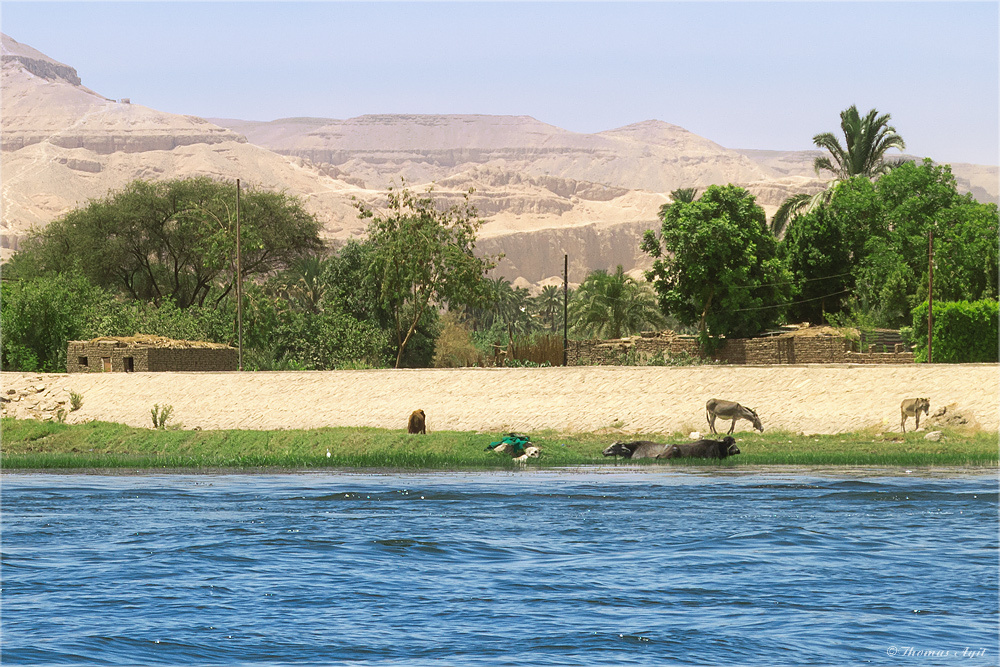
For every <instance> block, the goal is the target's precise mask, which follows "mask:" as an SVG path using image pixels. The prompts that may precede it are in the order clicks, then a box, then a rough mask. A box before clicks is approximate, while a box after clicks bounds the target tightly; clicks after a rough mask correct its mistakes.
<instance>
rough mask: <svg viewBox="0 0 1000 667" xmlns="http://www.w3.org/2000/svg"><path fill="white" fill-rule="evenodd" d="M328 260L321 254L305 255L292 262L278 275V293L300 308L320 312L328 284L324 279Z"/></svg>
mask: <svg viewBox="0 0 1000 667" xmlns="http://www.w3.org/2000/svg"><path fill="white" fill-rule="evenodd" d="M325 266H326V260H325V259H324V258H323V257H320V256H319V255H305V256H303V257H300V258H298V259H297V260H295V261H294V262H292V263H291V264H290V265H289V267H288V269H287V270H286V271H285V272H283V273H281V274H279V275H278V277H277V280H278V284H277V287H276V291H277V294H278V295H280V296H282V297H284V298H285V299H286V300H287V301H288V302H289V303H291V304H293V305H294V306H296V307H297V308H298V309H300V310H303V311H306V312H310V313H318V312H320V308H321V303H322V301H323V294H324V293H325V292H326V284H325V283H324V282H323V280H322V275H323V270H324V268H325Z"/></svg>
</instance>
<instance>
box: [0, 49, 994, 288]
mask: <svg viewBox="0 0 1000 667" xmlns="http://www.w3.org/2000/svg"><path fill="white" fill-rule="evenodd" d="M0 37H2V61H3V62H2V81H0V86H2V95H3V109H2V113H3V117H2V121H3V135H2V153H0V158H2V165H0V166H2V181H3V182H2V199H3V202H2V203H3V212H2V219H0V227H2V230H0V231H2V246H3V250H2V252H3V256H4V257H7V256H9V254H10V253H11V252H13V251H14V250H15V249H16V248H17V243H18V240H19V238H21V237H22V236H23V235H24V234H25V233H26V232H27V230H28V229H29V228H30V227H32V226H43V225H45V224H47V223H48V222H49V221H51V220H53V219H55V218H56V217H58V216H59V215H62V214H63V213H65V212H67V211H69V210H71V209H72V208H74V207H77V206H80V205H83V204H85V203H86V202H87V200H88V199H91V198H95V197H100V196H104V195H105V194H107V193H108V192H109V191H111V190H116V189H119V188H121V187H123V186H124V185H125V184H127V183H128V182H129V181H131V180H133V179H136V178H142V179H166V178H182V177H188V176H198V175H207V176H211V177H213V178H219V179H228V180H235V179H237V178H239V179H241V181H242V183H243V184H245V185H246V186H248V187H262V188H267V189H273V190H284V191H287V192H289V193H291V194H295V195H298V196H299V197H301V198H302V199H303V201H304V204H305V206H306V208H307V209H308V210H310V212H312V213H313V214H314V215H316V217H317V218H318V219H319V220H320V221H321V222H322V223H323V225H324V236H325V237H326V238H327V239H328V240H331V241H342V240H345V239H348V238H351V237H356V236H360V235H362V234H363V233H364V228H365V224H364V222H363V221H360V220H359V219H358V217H357V212H356V210H355V208H354V206H353V204H352V197H357V198H360V199H362V200H365V201H368V202H371V203H375V204H377V203H378V202H379V201H382V200H383V193H384V189H385V187H386V186H387V185H389V184H390V183H397V184H398V183H399V182H400V179H405V180H406V182H407V184H408V185H410V186H411V187H413V188H414V189H416V190H423V189H424V188H426V187H431V186H433V188H434V190H435V192H436V193H437V195H438V196H440V197H442V198H443V199H445V200H453V201H457V199H458V198H459V197H460V196H461V195H462V193H464V192H466V191H468V190H469V189H470V188H473V189H474V190H475V194H474V195H473V203H474V204H475V205H476V206H477V208H478V209H479V210H480V212H481V214H482V217H483V219H484V220H485V225H484V227H483V229H482V232H481V234H480V238H481V240H480V243H479V245H478V247H479V248H480V249H481V250H483V251H484V252H487V253H490V254H497V253H504V254H505V255H506V257H505V259H504V260H503V261H502V262H501V264H500V266H499V267H498V273H500V274H501V275H504V276H505V277H507V278H509V279H511V280H512V281H516V282H517V283H518V284H522V285H525V284H529V285H537V284H540V283H543V282H547V281H550V280H553V279H555V277H556V276H558V275H560V274H561V271H562V257H563V254H569V256H570V280H571V281H572V282H579V281H580V280H582V279H583V278H584V277H585V275H586V273H587V272H588V271H590V270H593V269H598V268H604V269H614V267H615V266H616V265H617V264H622V265H623V266H624V268H625V269H626V270H628V271H632V272H637V271H639V270H641V269H643V268H646V267H647V266H648V265H649V258H648V257H646V256H644V255H643V254H642V253H641V252H640V251H639V250H638V244H639V240H640V238H641V235H642V232H643V231H644V230H645V229H651V228H655V227H656V225H657V223H656V219H657V212H658V210H659V207H660V206H661V205H662V204H664V203H666V202H668V201H669V194H668V193H669V192H670V191H671V190H673V189H676V188H678V187H698V188H702V189H703V188H705V187H707V186H708V185H711V184H713V183H735V184H738V185H742V186H744V187H746V188H748V189H749V190H750V191H751V192H752V193H754V194H755V195H756V197H757V201H758V203H760V204H761V205H763V206H764V208H765V210H766V211H767V212H768V213H769V214H771V213H773V211H774V210H775V209H776V208H777V206H778V205H779V204H780V202H781V201H782V200H783V199H784V198H785V197H787V196H788V195H790V194H793V193H795V192H816V191H818V190H819V189H820V188H822V187H823V183H824V182H823V181H822V180H819V179H817V178H816V175H815V174H814V173H813V172H812V159H813V157H814V153H811V152H809V151H802V152H793V153H779V152H773V151H738V150H732V149H727V148H724V147H722V146H719V145H718V144H716V143H714V142H712V141H709V140H707V139H705V138H702V137H699V136H697V135H694V134H692V133H690V132H688V131H687V130H685V129H683V128H680V127H677V126H676V125H671V124H669V123H664V122H661V121H655V120H650V121H644V122H641V123H636V124H633V125H628V126H626V127H622V128H617V129H613V130H608V131H605V132H600V133H596V134H581V133H575V132H570V131H567V130H563V129H561V128H558V127H555V126H552V125H548V124H546V123H543V122H541V121H538V120H536V119H534V118H531V117H528V116H487V115H368V116H360V117H358V118H350V119H347V120H336V119H327V118H288V119H282V120H276V121H271V122H256V121H245V120H233V119H207V120H206V119H202V118H197V117H194V116H184V115H176V114H168V113H163V112H159V111H156V110H154V109H150V108H148V107H145V106H142V105H140V104H132V103H131V102H130V100H128V99H120V100H111V99H107V98H105V97H104V96H102V95H100V94H99V93H97V92H94V91H93V90H90V89H88V88H86V87H84V86H83V82H82V80H81V78H80V76H79V75H78V74H77V72H76V70H75V69H73V68H72V67H70V66H68V65H65V64H63V63H59V62H57V61H55V60H53V59H51V58H49V57H47V56H45V55H44V54H42V53H39V52H38V51H36V50H35V49H32V48H31V47H29V46H26V45H24V44H20V43H18V42H16V41H15V40H13V39H11V38H9V37H7V36H6V35H3V36H0ZM967 167H968V169H967V170H966V172H964V175H960V172H959V170H958V169H957V168H956V169H955V172H956V175H958V176H959V178H960V181H961V180H962V179H963V178H964V179H965V181H964V183H965V184H967V187H968V189H970V190H972V191H973V192H975V193H977V196H979V192H980V191H981V192H982V193H983V194H984V195H985V196H986V197H987V198H988V197H992V198H993V199H994V200H995V198H996V189H997V187H996V167H978V166H976V165H967ZM990 170H992V171H990Z"/></svg>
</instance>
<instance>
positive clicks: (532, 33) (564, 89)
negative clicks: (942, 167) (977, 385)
mask: <svg viewBox="0 0 1000 667" xmlns="http://www.w3.org/2000/svg"><path fill="white" fill-rule="evenodd" d="M998 8H1000V4H998V3H997V2H944V3H936V2H917V3H909V2H884V3H876V2H858V3H852V2H822V3H821V2H805V3H797V2H771V3H756V2H720V3H710V2H681V3H671V2H643V3H624V2H612V3H599V2H586V3H584V2H558V3H535V2H521V3H511V2H507V3H467V2H448V3H424V2H409V3H402V4H397V3H387V2H378V3H375V2H368V3H346V2H306V3H293V2H252V3H249V2H230V3H201V2H199V3H180V2H167V3H156V2H133V3H85V2H75V3H55V2H7V1H4V2H3V3H2V5H0V29H2V30H3V32H4V33H6V34H7V35H9V36H11V37H13V38H14V39H16V40H18V41H19V42H22V43H24V44H27V45H29V46H32V47H34V48H36V49H38V50H39V51H41V52H42V53H45V54H46V55H48V56H50V57H52V58H54V59H56V60H58V61H60V62H63V63H66V64H67V65H70V66H72V67H75V68H76V70H77V72H78V73H79V75H80V77H81V78H82V79H83V85H85V86H87V87H89V88H92V89H94V90H96V91H97V92H99V93H101V94H103V95H105V96H107V97H110V98H120V97H129V98H131V99H132V102H133V103H136V104H143V105H146V106H149V107H152V108H155V109H159V110H161V111H168V112H172V113H181V114H193V115H196V116H203V117H229V118H242V119H252V120H273V119H276V118H284V117H289V116H319V117H327V118H350V117H352V116H358V115H361V114H368V113H480V114H515V115H528V116H533V117H534V118H537V119H538V120H541V121H543V122H546V123H550V124H552V125H556V126H558V127H561V128H565V129H567V130H572V131H574V132H598V131H601V130H608V129H612V128H615V127H621V126H623V125H628V124H630V123H634V122H638V121H642V120H647V119H651V118H655V119H659V120H663V121H667V122H669V123H674V124H676V125H680V126H682V127H684V128H686V129H688V130H690V131H691V132H694V133H695V134H698V135H701V136H703V137H706V138H708V139H711V140H713V141H715V142H717V143H719V144H722V145H723V146H726V147H729V148H766V149H775V150H798V149H807V148H811V147H812V137H813V135H815V134H817V133H819V132H826V131H830V132H837V133H839V113H840V111H841V110H843V109H845V108H847V107H848V106H850V105H851V104H856V105H857V106H858V108H859V109H860V110H861V111H862V112H865V111H867V110H868V109H871V108H873V107H874V108H877V109H878V110H879V111H881V112H888V113H890V114H892V122H893V124H894V126H895V127H896V130H897V131H898V132H899V133H900V134H901V135H902V136H903V138H904V139H905V140H906V143H907V151H906V152H907V153H910V154H914V155H922V156H929V157H932V158H934V159H935V160H939V161H945V162H973V163H979V164H994V165H995V164H997V163H998V153H1000V137H998V126H1000V111H998V99H1000V68H998V57H1000V39H998V35H1000V11H998Z"/></svg>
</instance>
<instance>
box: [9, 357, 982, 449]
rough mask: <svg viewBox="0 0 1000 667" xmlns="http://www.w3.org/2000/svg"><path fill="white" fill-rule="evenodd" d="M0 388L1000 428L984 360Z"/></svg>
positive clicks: (625, 416)
mask: <svg viewBox="0 0 1000 667" xmlns="http://www.w3.org/2000/svg"><path fill="white" fill-rule="evenodd" d="M0 382H2V388H0V395H2V396H3V398H4V403H3V410H4V415H6V416H17V417H22V418H23V417H36V418H46V417H49V416H52V415H54V414H55V411H56V410H58V409H59V408H60V407H62V408H63V409H66V410H69V396H70V392H76V393H78V394H80V395H82V396H83V405H82V407H81V408H80V409H79V410H77V411H74V412H69V413H68V418H67V421H68V422H70V423H74V422H81V421H86V420H91V419H98V420H104V421H114V422H120V423H124V424H129V425H131V426H140V427H149V426H151V425H152V420H151V418H150V409H151V408H152V407H153V405H154V404H158V405H161V406H162V405H171V406H173V417H172V420H171V421H172V422H175V423H177V422H179V423H181V424H183V426H184V428H202V429H261V430H266V429H290V428H315V427H321V426H376V427H383V428H400V429H401V428H405V427H406V419H407V417H408V416H409V414H410V412H412V411H413V410H415V409H417V408H422V409H423V410H424V411H425V412H426V413H427V427H428V429H429V430H432V431H433V430H472V431H502V430H518V431H527V432H532V431H539V430H544V429H555V430H559V431H599V430H602V429H613V430H615V431H618V430H620V431H622V432H624V433H667V432H673V431H681V432H685V433H686V432H689V431H694V430H698V431H705V430H706V429H707V424H706V421H705V414H704V413H705V401H706V400H708V399H709V398H712V397H715V398H725V399H729V400H735V401H739V402H741V403H743V404H744V405H747V406H750V407H752V408H754V409H756V410H757V412H758V414H759V415H760V417H761V420H762V421H763V423H764V427H765V429H767V430H777V429H780V430H788V431H793V432H804V433H808V434H811V433H838V432H844V431H854V430H859V429H863V428H866V427H874V428H877V429H886V430H892V431H895V430H898V429H899V418H900V415H899V403H900V401H901V400H902V399H903V398H909V397H916V396H927V397H930V400H931V414H933V413H934V411H935V410H936V409H938V408H940V407H943V406H954V407H955V408H957V409H958V410H959V411H960V412H961V413H962V414H964V415H965V416H966V417H968V418H971V419H972V420H974V422H976V424H977V425H978V426H979V427H981V428H984V429H986V430H990V431H996V430H998V424H1000V419H998V412H1000V408H998V406H1000V391H998V388H1000V367H998V366H997V365H993V364H962V365H944V364H941V365H937V364H932V365H927V364H904V365H898V366H888V365H887V366H877V365H803V366H698V367H688V368H658V367H614V366H603V367H569V368H519V369H479V368H467V369H415V370H371V371H330V372H281V373H128V374H125V373H92V374H85V373H80V374H73V375H66V374H48V375H40V374H23V373H2V374H0ZM60 401H61V402H62V403H60ZM910 424H912V420H910ZM725 425H726V428H728V422H727V423H726V424H725ZM737 428H738V429H739V430H747V429H748V428H750V424H749V422H743V421H741V422H739V423H738V426H737Z"/></svg>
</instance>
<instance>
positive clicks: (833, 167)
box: [771, 105, 906, 236]
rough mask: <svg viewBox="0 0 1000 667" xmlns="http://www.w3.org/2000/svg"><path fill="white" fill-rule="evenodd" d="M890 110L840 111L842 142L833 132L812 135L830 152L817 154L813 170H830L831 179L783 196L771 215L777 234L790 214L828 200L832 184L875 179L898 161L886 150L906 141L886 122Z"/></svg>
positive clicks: (816, 142)
mask: <svg viewBox="0 0 1000 667" xmlns="http://www.w3.org/2000/svg"><path fill="white" fill-rule="evenodd" d="M889 120H890V116H889V114H879V112H878V111H877V110H875V109H872V110H871V111H869V112H868V114H867V115H865V117H864V118H862V117H861V115H860V114H859V113H858V109H857V107H856V106H854V105H851V107H850V108H848V109H845V110H844V111H841V112H840V129H841V131H842V132H843V133H844V140H845V142H844V143H845V145H841V143H840V140H839V139H837V137H836V136H835V135H834V134H833V133H832V132H823V133H820V134H817V135H816V136H814V137H813V144H815V145H816V146H817V147H818V148H825V149H826V150H827V151H828V152H829V155H828V156H827V155H824V156H820V157H817V158H816V160H815V162H814V163H813V167H814V168H815V170H816V173H817V174H819V173H820V172H821V171H831V172H833V174H834V180H833V181H832V182H831V183H830V184H829V185H828V186H827V189H826V190H823V191H821V192H819V193H817V194H815V195H808V194H797V195H792V196H791V197H789V198H788V199H786V200H785V201H784V202H783V203H782V204H781V206H780V207H779V208H778V210H777V212H775V214H774V217H773V218H772V219H771V231H772V233H773V234H774V235H775V236H779V235H780V234H781V233H782V232H783V231H784V229H785V227H786V226H787V225H788V222H789V220H790V219H791V218H793V217H794V216H795V215H797V214H799V213H803V212H806V213H808V212H809V211H812V210H815V209H816V207H818V206H820V205H821V204H824V203H826V202H828V201H829V200H830V196H831V194H832V190H833V186H835V185H836V184H837V183H838V182H840V181H843V180H846V179H849V178H851V177H853V176H864V177H865V178H870V179H874V178H876V177H878V176H880V175H881V174H884V173H886V172H887V171H889V170H890V169H891V168H892V167H894V166H896V165H897V164H899V163H898V162H887V161H886V160H885V154H886V153H887V152H888V151H889V150H891V149H893V148H897V149H900V150H902V149H904V148H906V143H905V142H904V141H903V138H902V137H901V136H900V135H898V134H897V133H896V128H894V127H893V126H892V125H889Z"/></svg>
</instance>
